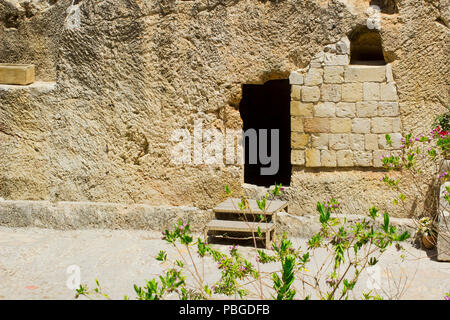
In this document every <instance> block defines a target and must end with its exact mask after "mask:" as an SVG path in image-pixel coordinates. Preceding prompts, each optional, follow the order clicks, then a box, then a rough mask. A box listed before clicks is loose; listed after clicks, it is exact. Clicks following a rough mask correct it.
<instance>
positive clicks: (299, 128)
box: [291, 116, 304, 132]
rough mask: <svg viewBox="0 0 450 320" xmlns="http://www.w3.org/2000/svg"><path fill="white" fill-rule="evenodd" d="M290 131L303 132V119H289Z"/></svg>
mask: <svg viewBox="0 0 450 320" xmlns="http://www.w3.org/2000/svg"><path fill="white" fill-rule="evenodd" d="M291 131H296V132H304V130H303V117H295V116H293V117H291Z"/></svg>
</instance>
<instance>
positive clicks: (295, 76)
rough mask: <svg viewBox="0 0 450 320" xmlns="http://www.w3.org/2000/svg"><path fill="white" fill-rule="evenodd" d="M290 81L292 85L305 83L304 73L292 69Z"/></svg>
mask: <svg viewBox="0 0 450 320" xmlns="http://www.w3.org/2000/svg"><path fill="white" fill-rule="evenodd" d="M289 83H290V84H291V85H302V84H303V74H301V73H300V72H297V71H292V72H291V74H290V75H289Z"/></svg>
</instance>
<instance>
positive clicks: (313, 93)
mask: <svg viewBox="0 0 450 320" xmlns="http://www.w3.org/2000/svg"><path fill="white" fill-rule="evenodd" d="M319 99H320V89H319V87H306V86H303V87H302V101H304V102H317V101H319Z"/></svg>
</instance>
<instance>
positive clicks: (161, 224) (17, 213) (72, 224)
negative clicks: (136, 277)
mask: <svg viewBox="0 0 450 320" xmlns="http://www.w3.org/2000/svg"><path fill="white" fill-rule="evenodd" d="M211 215H212V212H211V211H206V210H200V209H198V208H195V207H187V206H149V205H145V204H128V205H127V204H120V203H107V202H67V201H61V202H49V201H24V200H7V201H2V202H0V225H1V226H8V227H40V228H53V229H63V230H70V229H86V228H104V229H143V230H155V231H161V230H164V229H167V228H171V227H172V226H173V225H174V224H175V223H176V222H177V221H178V220H180V219H181V220H184V221H189V222H190V223H191V227H192V230H194V231H202V230H203V228H204V226H205V224H206V223H207V222H208V221H209V220H210V219H211Z"/></svg>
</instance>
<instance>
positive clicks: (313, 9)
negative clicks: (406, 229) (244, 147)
mask: <svg viewBox="0 0 450 320" xmlns="http://www.w3.org/2000/svg"><path fill="white" fill-rule="evenodd" d="M34 2H35V3H37V2H36V1H34ZM41 2H42V3H45V4H46V5H45V9H44V10H41V11H36V12H34V11H33V10H28V11H27V12H26V10H25V9H24V8H23V7H22V8H18V7H16V6H15V5H11V3H12V1H6V0H0V25H1V26H0V39H2V41H0V60H1V61H2V62H7V63H31V62H32V63H35V64H36V80H37V81H39V82H41V81H53V82H57V84H56V85H55V84H54V85H49V86H46V89H45V91H43V90H42V89H43V86H39V88H38V87H34V88H33V89H31V88H26V89H16V88H3V87H2V88H1V89H0V154H1V155H2V156H0V182H1V183H0V185H1V188H0V196H1V197H3V198H5V199H45V200H52V201H57V200H76V201H81V200H86V201H106V202H126V203H140V202H147V203H151V204H157V205H194V206H196V207H201V208H210V207H212V206H213V205H214V204H216V203H218V202H220V201H221V200H222V199H223V197H224V195H223V184H224V181H226V182H227V183H229V184H230V187H231V188H232V189H233V190H234V191H235V192H236V193H238V192H239V191H240V190H241V181H243V169H242V166H241V165H227V166H224V167H221V168H212V167H210V166H206V167H205V166H196V165H183V166H179V165H175V164H173V163H172V162H171V160H170V155H169V154H170V149H171V148H172V147H173V144H171V143H169V142H168V139H169V138H170V136H171V135H172V133H173V132H174V130H177V129H179V128H186V129H187V130H189V131H190V132H191V133H192V129H193V123H194V121H195V120H202V121H203V124H204V126H205V127H206V126H208V127H218V128H219V129H220V130H224V129H227V128H230V129H241V128H242V120H241V117H240V113H239V103H240V101H241V99H242V84H246V83H248V84H262V83H264V82H265V81H267V80H273V79H287V78H288V77H289V75H290V73H291V71H293V70H299V69H301V68H305V67H307V66H308V64H309V63H310V62H311V63H312V64H314V63H315V64H317V65H316V66H322V64H323V63H324V61H325V60H327V63H329V61H330V59H329V55H328V54H327V55H325V53H324V52H323V49H324V46H325V45H328V44H332V43H336V41H339V40H340V39H341V38H342V37H343V36H345V35H346V34H350V32H352V31H353V30H354V28H355V26H357V25H365V23H366V21H367V15H366V10H367V3H365V4H363V3H362V2H357V1H353V0H350V1H344V2H345V3H344V2H342V1H331V2H317V1H310V0H307V1H300V2H299V1H293V0H285V1H278V3H277V4H275V3H271V2H270V3H269V2H264V1H254V2H252V4H251V6H250V5H249V4H248V3H247V2H245V1H228V0H225V1H218V0H208V1H206V0H197V1H166V2H164V1H163V2H161V1H135V0H114V1H112V0H104V1H81V2H79V3H78V4H77V5H75V6H76V7H78V8H79V10H78V11H76V12H78V13H79V14H80V18H81V20H80V21H81V24H80V25H79V27H73V28H72V27H71V28H68V26H69V24H68V23H66V20H67V21H69V20H70V19H68V17H67V14H66V10H67V8H68V7H69V6H71V5H72V3H73V1H72V0H58V1H56V2H53V1H52V2H51V3H53V4H50V1H41ZM275 7H276V10H275ZM439 8H440V7H439V6H432V5H430V4H429V3H428V2H421V1H409V0H407V1H403V2H402V5H401V9H400V11H399V13H398V14H395V15H386V14H383V28H382V31H381V33H380V36H381V38H382V45H383V53H384V55H385V57H386V60H387V61H388V62H390V65H391V66H392V70H393V74H394V75H395V82H396V86H397V90H398V95H399V99H398V102H399V105H400V109H401V111H402V117H401V121H400V118H398V119H397V118H394V119H393V120H392V127H393V128H392V129H393V131H394V132H399V131H397V130H400V124H401V126H403V128H402V129H404V132H427V131H428V130H429V126H430V124H431V123H432V122H433V120H434V118H435V116H436V115H438V114H442V113H444V112H446V110H447V109H446V104H445V102H446V101H448V100H449V99H448V80H447V79H448V77H447V74H448V72H447V69H448V68H447V66H448V53H447V50H446V48H447V38H448V28H446V27H445V26H444V25H443V24H442V23H440V22H439V21H446V20H445V19H446V18H445V16H446V15H445V14H444V13H443V12H444V11H442V9H439ZM294 9H295V10H294ZM10 17H17V19H10ZM440 17H443V18H440ZM69 18H70V17H69ZM261 21H264V23H263V24H261ZM411 35H414V36H411ZM335 48H336V54H339V55H341V54H343V53H344V51H339V50H341V49H339V46H338V45H337V44H336V46H335ZM424 48H425V49H424ZM347 53H348V52H347ZM313 56H316V57H315V58H314V59H313ZM56 70H58V76H57V75H56V74H57V73H56ZM344 77H345V76H344ZM299 85H300V84H299ZM344 91H345V90H344ZM343 97H344V98H345V97H346V95H345V94H343ZM359 97H360V99H359V100H357V101H361V99H362V90H361V93H360V95H359ZM357 101H349V102H357ZM384 101H390V100H384ZM392 101H394V102H395V101H396V100H392ZM311 116H312V115H311ZM380 134H382V133H380ZM433 170H434V169H433V168H431V167H427V168H426V171H427V174H428V176H430V177H431V176H433ZM318 171H320V170H315V172H304V171H302V170H301V169H298V170H297V169H295V170H293V172H292V176H291V181H292V187H293V188H294V189H295V191H296V194H298V195H299V196H295V197H294V198H292V203H291V204H290V206H292V208H296V209H297V212H298V214H303V213H305V212H306V213H311V214H312V213H314V212H315V200H318V199H317V196H316V194H321V195H323V196H325V195H328V196H329V195H333V196H336V197H338V198H339V199H341V200H342V203H345V202H346V201H348V202H353V203H352V204H354V208H357V209H358V210H360V209H361V211H362V209H364V210H365V211H366V209H367V208H368V207H367V206H369V204H370V205H376V206H378V207H383V208H386V211H388V212H390V213H392V214H394V215H399V216H402V215H406V214H409V213H405V211H404V210H401V209H399V208H398V207H394V206H393V205H392V204H390V203H389V201H387V200H386V199H388V198H389V197H390V194H389V192H388V191H386V189H385V188H383V187H382V186H380V184H379V178H380V176H379V175H378V173H377V172H376V171H370V170H367V171H365V170H362V171H361V170H359V169H355V170H353V169H348V170H343V171H340V172H318ZM313 177H314V179H313ZM199 181H200V182H201V184H202V186H203V187H202V188H200V189H199V188H198V185H199ZM325 186H326V187H325ZM350 186H351V187H350ZM424 187H425V186H424ZM409 191H410V193H411V194H412V193H413V192H414V191H413V190H412V188H411V189H410V190H409ZM300 195H301V196H300ZM407 196H410V195H409V194H408V195H407ZM355 199H357V200H355ZM389 199H390V198H389ZM350 207H351V206H350V205H349V208H350ZM415 210H416V211H417V212H420V213H421V212H422V211H427V210H429V208H427V206H425V205H424V204H423V203H418V204H417V209H415Z"/></svg>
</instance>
